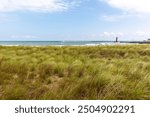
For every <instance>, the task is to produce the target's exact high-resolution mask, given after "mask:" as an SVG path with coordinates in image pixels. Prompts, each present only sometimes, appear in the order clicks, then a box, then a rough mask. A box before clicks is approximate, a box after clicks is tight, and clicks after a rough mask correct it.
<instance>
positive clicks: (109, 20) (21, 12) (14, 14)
mask: <svg viewBox="0 0 150 117" xmlns="http://www.w3.org/2000/svg"><path fill="white" fill-rule="evenodd" d="M149 4H150V0H0V41H6V40H10V41H15V40H21V41H33V40H35V41H59V40H67V41H75V40H82V41H83V40H85V41H87V40H89V41H112V40H115V37H116V36H117V37H119V39H120V40H122V41H137V40H147V39H148V38H150V7H149Z"/></svg>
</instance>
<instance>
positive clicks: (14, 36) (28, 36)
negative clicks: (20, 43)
mask: <svg viewBox="0 0 150 117" xmlns="http://www.w3.org/2000/svg"><path fill="white" fill-rule="evenodd" d="M11 38H14V39H37V38H39V37H38V36H34V35H12V36H11Z"/></svg>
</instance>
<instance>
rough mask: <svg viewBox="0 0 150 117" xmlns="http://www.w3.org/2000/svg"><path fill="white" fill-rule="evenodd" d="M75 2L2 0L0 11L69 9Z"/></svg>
mask: <svg viewBox="0 0 150 117" xmlns="http://www.w3.org/2000/svg"><path fill="white" fill-rule="evenodd" d="M74 3H75V2H69V0H0V12H12V11H24V10H25V11H26V10H29V11H36V12H54V11H63V10H67V9H68V8H69V7H70V6H72V5H73V4H74Z"/></svg>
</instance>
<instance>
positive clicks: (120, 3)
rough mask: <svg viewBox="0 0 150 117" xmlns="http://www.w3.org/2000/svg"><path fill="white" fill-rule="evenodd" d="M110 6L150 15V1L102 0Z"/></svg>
mask: <svg viewBox="0 0 150 117" xmlns="http://www.w3.org/2000/svg"><path fill="white" fill-rule="evenodd" d="M100 1H104V2H106V3H108V4H109V5H111V6H113V7H116V8H119V9H122V10H125V11H128V12H137V13H150V7H149V5H150V0H100Z"/></svg>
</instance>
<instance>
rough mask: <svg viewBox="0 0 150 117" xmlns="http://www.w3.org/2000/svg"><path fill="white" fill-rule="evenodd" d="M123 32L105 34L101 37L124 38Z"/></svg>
mask: <svg viewBox="0 0 150 117" xmlns="http://www.w3.org/2000/svg"><path fill="white" fill-rule="evenodd" d="M123 35H124V34H123V33H122V32H103V33H102V34H101V36H103V37H116V36H123Z"/></svg>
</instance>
